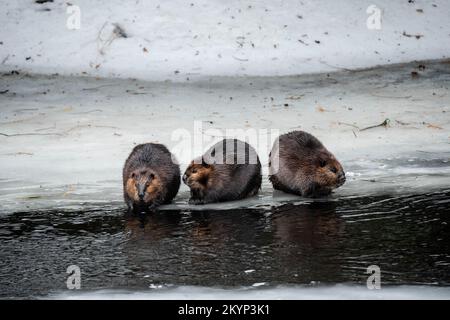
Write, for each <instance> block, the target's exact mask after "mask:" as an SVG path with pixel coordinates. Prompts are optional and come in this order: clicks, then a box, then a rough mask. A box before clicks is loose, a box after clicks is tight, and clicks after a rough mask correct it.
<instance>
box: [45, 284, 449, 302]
mask: <svg viewBox="0 0 450 320" xmlns="http://www.w3.org/2000/svg"><path fill="white" fill-rule="evenodd" d="M44 299H59V300H63V299H68V300H78V299H87V300H92V299H94V300H103V299H108V300H109V299H113V300H115V299H119V300H122V299H125V300H128V299H133V300H227V299H233V300H260V299H262V300H347V299H355V300H367V299H369V300H379V299H380V300H382V299H388V300H448V299H450V288H449V287H433V286H386V287H382V288H381V289H380V290H369V289H367V288H366V287H364V286H362V285H361V286H356V285H353V286H352V285H335V286H319V287H302V286H291V287H289V286H280V287H276V288H264V289H261V288H258V289H256V288H241V289H219V288H205V287H192V286H185V287H175V288H170V287H168V288H167V287H166V288H160V289H149V290H147V291H144V290H141V291H131V290H97V291H95V290H94V291H85V292H83V291H81V292H75V291H71V292H69V291H66V292H60V293H56V294H50V295H49V296H48V297H46V298H44Z"/></svg>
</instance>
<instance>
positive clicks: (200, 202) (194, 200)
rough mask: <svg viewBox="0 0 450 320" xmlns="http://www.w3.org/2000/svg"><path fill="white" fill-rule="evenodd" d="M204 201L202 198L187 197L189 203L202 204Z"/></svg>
mask: <svg viewBox="0 0 450 320" xmlns="http://www.w3.org/2000/svg"><path fill="white" fill-rule="evenodd" d="M204 203H205V201H204V200H202V199H193V198H190V199H189V204H194V205H198V204H204Z"/></svg>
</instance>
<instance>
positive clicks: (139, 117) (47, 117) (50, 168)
mask: <svg viewBox="0 0 450 320" xmlns="http://www.w3.org/2000/svg"><path fill="white" fill-rule="evenodd" d="M419 66H421V67H419ZM411 72H417V76H414V77H412V76H411ZM449 81H450V63H448V61H441V62H434V63H425V64H424V65H419V64H417V63H412V64H407V65H401V66H389V67H384V68H378V69H374V70H367V71H358V72H339V73H334V74H330V75H329V76H327V75H326V74H325V75H323V74H318V75H305V76H301V77H261V78H236V77H234V78H212V79H210V80H209V81H199V82H189V83H166V82H159V83H155V82H146V81H132V80H121V79H95V78H88V77H60V76H23V75H10V76H3V77H0V91H3V92H5V93H3V94H1V95H0V105H1V106H2V110H1V113H0V144H1V148H0V168H1V171H0V212H2V213H6V212H11V211H19V210H29V209H30V208H32V209H39V208H59V207H61V206H63V207H68V206H69V207H70V206H81V207H82V208H83V209H87V207H88V205H89V204H93V205H100V206H104V205H108V206H109V205H114V206H123V201H122V181H121V179H122V177H121V174H122V171H121V170H122V166H123V163H124V161H125V159H126V157H127V156H128V154H129V153H130V151H131V149H132V148H133V146H134V145H136V144H138V143H144V142H150V141H157V142H161V143H164V144H166V145H167V146H168V147H169V149H171V150H172V151H173V152H175V151H176V150H175V147H176V146H177V145H178V143H179V141H178V140H177V139H174V133H175V132H177V130H179V129H182V130H185V131H186V136H187V137H188V136H190V135H191V134H193V133H194V132H193V131H194V129H193V128H194V126H195V123H199V122H200V123H201V124H202V125H203V129H204V131H202V134H201V137H202V139H204V140H205V143H207V140H208V139H212V138H213V137H212V136H210V135H209V134H208V133H209V132H210V131H209V130H210V129H214V130H218V133H219V134H224V135H225V134H226V132H227V131H226V129H242V128H243V129H252V130H255V131H256V132H258V133H264V132H266V133H270V132H271V131H264V130H267V129H275V130H278V132H279V133H284V132H287V131H291V130H294V129H301V130H305V131H308V132H311V133H312V134H314V135H315V136H317V137H318V138H319V139H321V140H322V142H323V143H324V144H325V146H327V148H328V149H329V150H330V151H331V152H333V153H334V154H335V155H336V157H337V158H338V159H339V160H340V161H341V163H342V164H343V166H344V169H345V170H346V172H347V176H348V180H347V182H346V183H345V184H344V185H343V186H342V187H341V188H339V189H337V190H336V193H335V195H334V196H335V197H338V198H339V197H347V196H368V195H370V194H374V193H379V192H381V193H389V194H396V193H408V192H430V191H432V190H434V189H440V188H448V186H449V185H450V166H449V164H450V153H449V134H448V132H449V131H448V128H449V126H450V117H449V116H448V115H449V113H450V105H449V103H448V102H449V87H448V83H449ZM385 119H389V120H390V122H389V126H388V127H387V128H385V127H383V126H379V127H375V128H372V129H370V130H364V131H362V130H360V129H364V128H366V127H371V126H374V125H375V126H376V125H379V124H381V123H383V122H384V121H385ZM222 137H223V136H220V135H219V136H217V137H215V139H221V138H222ZM275 138H276V137H275ZM267 140H268V139H267V138H265V136H263V137H262V139H260V140H258V145H254V144H253V146H254V147H255V148H256V150H257V151H258V154H259V156H260V158H261V163H262V164H263V165H264V168H263V173H264V179H263V181H264V182H263V186H262V192H261V193H260V195H259V197H257V198H254V199H253V198H252V199H248V201H239V202H237V203H235V202H230V203H226V204H220V205H216V208H217V207H219V208H222V209H226V208H231V207H236V206H238V207H241V206H245V207H250V206H253V205H272V204H274V203H276V202H278V201H284V199H285V197H286V195H282V197H281V199H280V197H279V196H278V195H277V194H276V193H274V192H273V188H272V187H271V185H270V183H269V181H268V179H267V175H266V174H267V163H268V161H267V157H268V154H269V151H270V148H271V144H268V145H267V144H266V145H264V144H263V143H261V144H260V142H264V141H267ZM193 147H195V146H193ZM265 147H267V148H265ZM202 151H203V150H200V151H198V150H197V151H196V150H195V149H194V148H191V149H188V150H186V152H184V153H176V154H177V157H178V159H179V160H180V162H181V170H182V171H184V170H185V168H186V166H187V164H188V162H189V161H190V160H191V159H192V158H193V157H196V156H198V155H199V154H201V153H202ZM188 197H189V191H188V188H187V187H186V186H185V185H184V184H182V187H181V189H180V192H179V194H178V195H177V197H176V199H175V204H174V205H175V206H180V207H182V208H184V207H186V206H187V199H188ZM292 198H293V199H292ZM289 199H291V200H294V201H302V198H300V197H294V196H291V197H290V198H289ZM303 200H304V199H303ZM199 207H202V208H205V207H208V206H196V209H198V208H199Z"/></svg>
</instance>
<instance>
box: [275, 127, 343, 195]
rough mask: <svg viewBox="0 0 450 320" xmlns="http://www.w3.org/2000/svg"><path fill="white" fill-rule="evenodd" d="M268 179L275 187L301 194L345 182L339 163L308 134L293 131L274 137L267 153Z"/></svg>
mask: <svg viewBox="0 0 450 320" xmlns="http://www.w3.org/2000/svg"><path fill="white" fill-rule="evenodd" d="M269 180H270V181H271V182H272V185H273V187H274V188H275V189H277V190H281V191H284V192H287V193H293V194H296V195H300V196H304V197H318V196H323V195H328V194H330V193H331V191H332V190H333V189H335V188H338V187H340V186H341V185H343V184H344V182H345V173H344V169H343V168H342V166H341V164H340V163H339V161H338V160H336V158H335V157H334V155H333V154H332V153H331V152H330V151H328V150H327V149H326V148H325V147H324V146H323V144H322V143H321V142H320V141H319V140H318V139H317V138H316V137H314V136H312V135H311V134H309V133H307V132H304V131H293V132H290V133H287V134H283V135H281V136H280V137H278V139H277V140H276V141H275V143H274V145H273V147H272V151H271V152H270V154H269Z"/></svg>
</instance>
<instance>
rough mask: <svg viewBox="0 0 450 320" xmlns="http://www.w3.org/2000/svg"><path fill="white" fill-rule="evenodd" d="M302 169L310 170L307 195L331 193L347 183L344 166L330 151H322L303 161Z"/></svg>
mask: <svg viewBox="0 0 450 320" xmlns="http://www.w3.org/2000/svg"><path fill="white" fill-rule="evenodd" d="M301 166H302V168H305V167H306V168H309V169H312V170H306V171H307V175H308V177H307V179H311V180H310V181H309V185H308V189H309V190H307V192H305V193H306V194H308V193H312V194H314V193H315V192H316V191H317V192H323V193H327V192H331V190H332V189H336V188H338V187H340V186H342V185H343V184H344V183H345V173H344V169H343V168H342V165H341V164H340V163H339V161H338V160H336V158H335V157H334V156H333V154H331V153H330V152H329V151H328V150H326V149H325V150H320V151H316V152H313V153H311V154H309V155H308V156H307V157H305V158H304V159H302V165H301Z"/></svg>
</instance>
